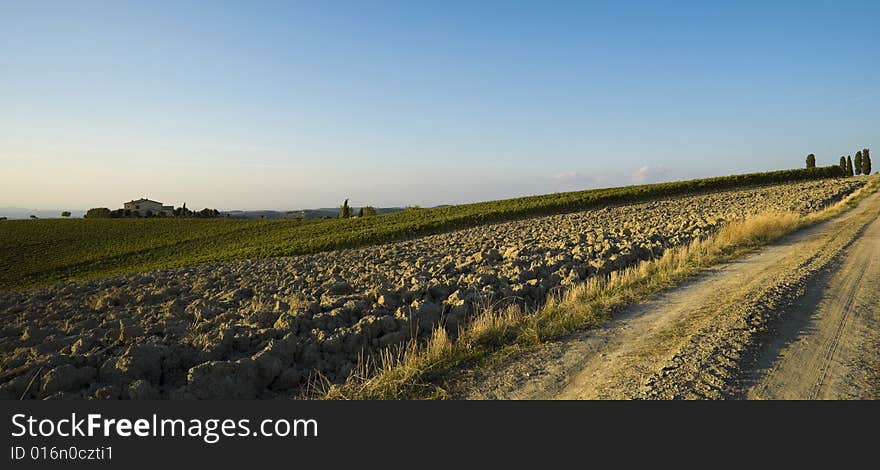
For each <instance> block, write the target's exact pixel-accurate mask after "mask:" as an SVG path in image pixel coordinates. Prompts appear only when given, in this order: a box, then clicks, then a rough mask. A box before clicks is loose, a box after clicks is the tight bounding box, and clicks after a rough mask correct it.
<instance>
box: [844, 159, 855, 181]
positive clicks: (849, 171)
mask: <svg viewBox="0 0 880 470" xmlns="http://www.w3.org/2000/svg"><path fill="white" fill-rule="evenodd" d="M846 174H847V176H853V175H854V174H855V173H853V164H852V155H847V156H846Z"/></svg>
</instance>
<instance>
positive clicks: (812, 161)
mask: <svg viewBox="0 0 880 470" xmlns="http://www.w3.org/2000/svg"><path fill="white" fill-rule="evenodd" d="M807 168H816V156H815V155H813V154H812V153H811V154H809V155H807Z"/></svg>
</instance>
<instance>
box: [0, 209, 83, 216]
mask: <svg viewBox="0 0 880 470" xmlns="http://www.w3.org/2000/svg"><path fill="white" fill-rule="evenodd" d="M64 211H69V212H70V218H71V219H72V218H75V217H76V218H81V217H82V216H83V215H84V214H85V213H86V211H84V210H82V209H25V208H23V207H0V217H6V218H7V219H29V218H30V217H31V215H32V214H33V215H35V216H37V217H39V218H41V219H60V218H62V217H61V213H62V212H64Z"/></svg>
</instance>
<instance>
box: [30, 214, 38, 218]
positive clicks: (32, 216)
mask: <svg viewBox="0 0 880 470" xmlns="http://www.w3.org/2000/svg"><path fill="white" fill-rule="evenodd" d="M31 218H32V219H39V217H37V216H35V215H34V214H31Z"/></svg>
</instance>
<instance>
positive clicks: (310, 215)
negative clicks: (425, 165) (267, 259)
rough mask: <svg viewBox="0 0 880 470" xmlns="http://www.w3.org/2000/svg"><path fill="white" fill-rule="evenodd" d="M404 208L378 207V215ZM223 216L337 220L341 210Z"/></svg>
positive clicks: (303, 210) (232, 212) (256, 212)
mask: <svg viewBox="0 0 880 470" xmlns="http://www.w3.org/2000/svg"><path fill="white" fill-rule="evenodd" d="M358 209H360V208H359V207H353V208H352V212H354V213H355V214H357V212H358ZM402 210H403V208H402V207H377V208H376V213H378V214H390V213H392V212H400V211H402ZM220 213H221V214H223V215H224V216H228V217H229V218H232V219H268V220H276V219H322V218H324V217H330V218H335V217H336V216H337V215H339V209H338V208H335V207H322V208H319V209H300V210H295V211H268V210H264V211H221V212H220Z"/></svg>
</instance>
